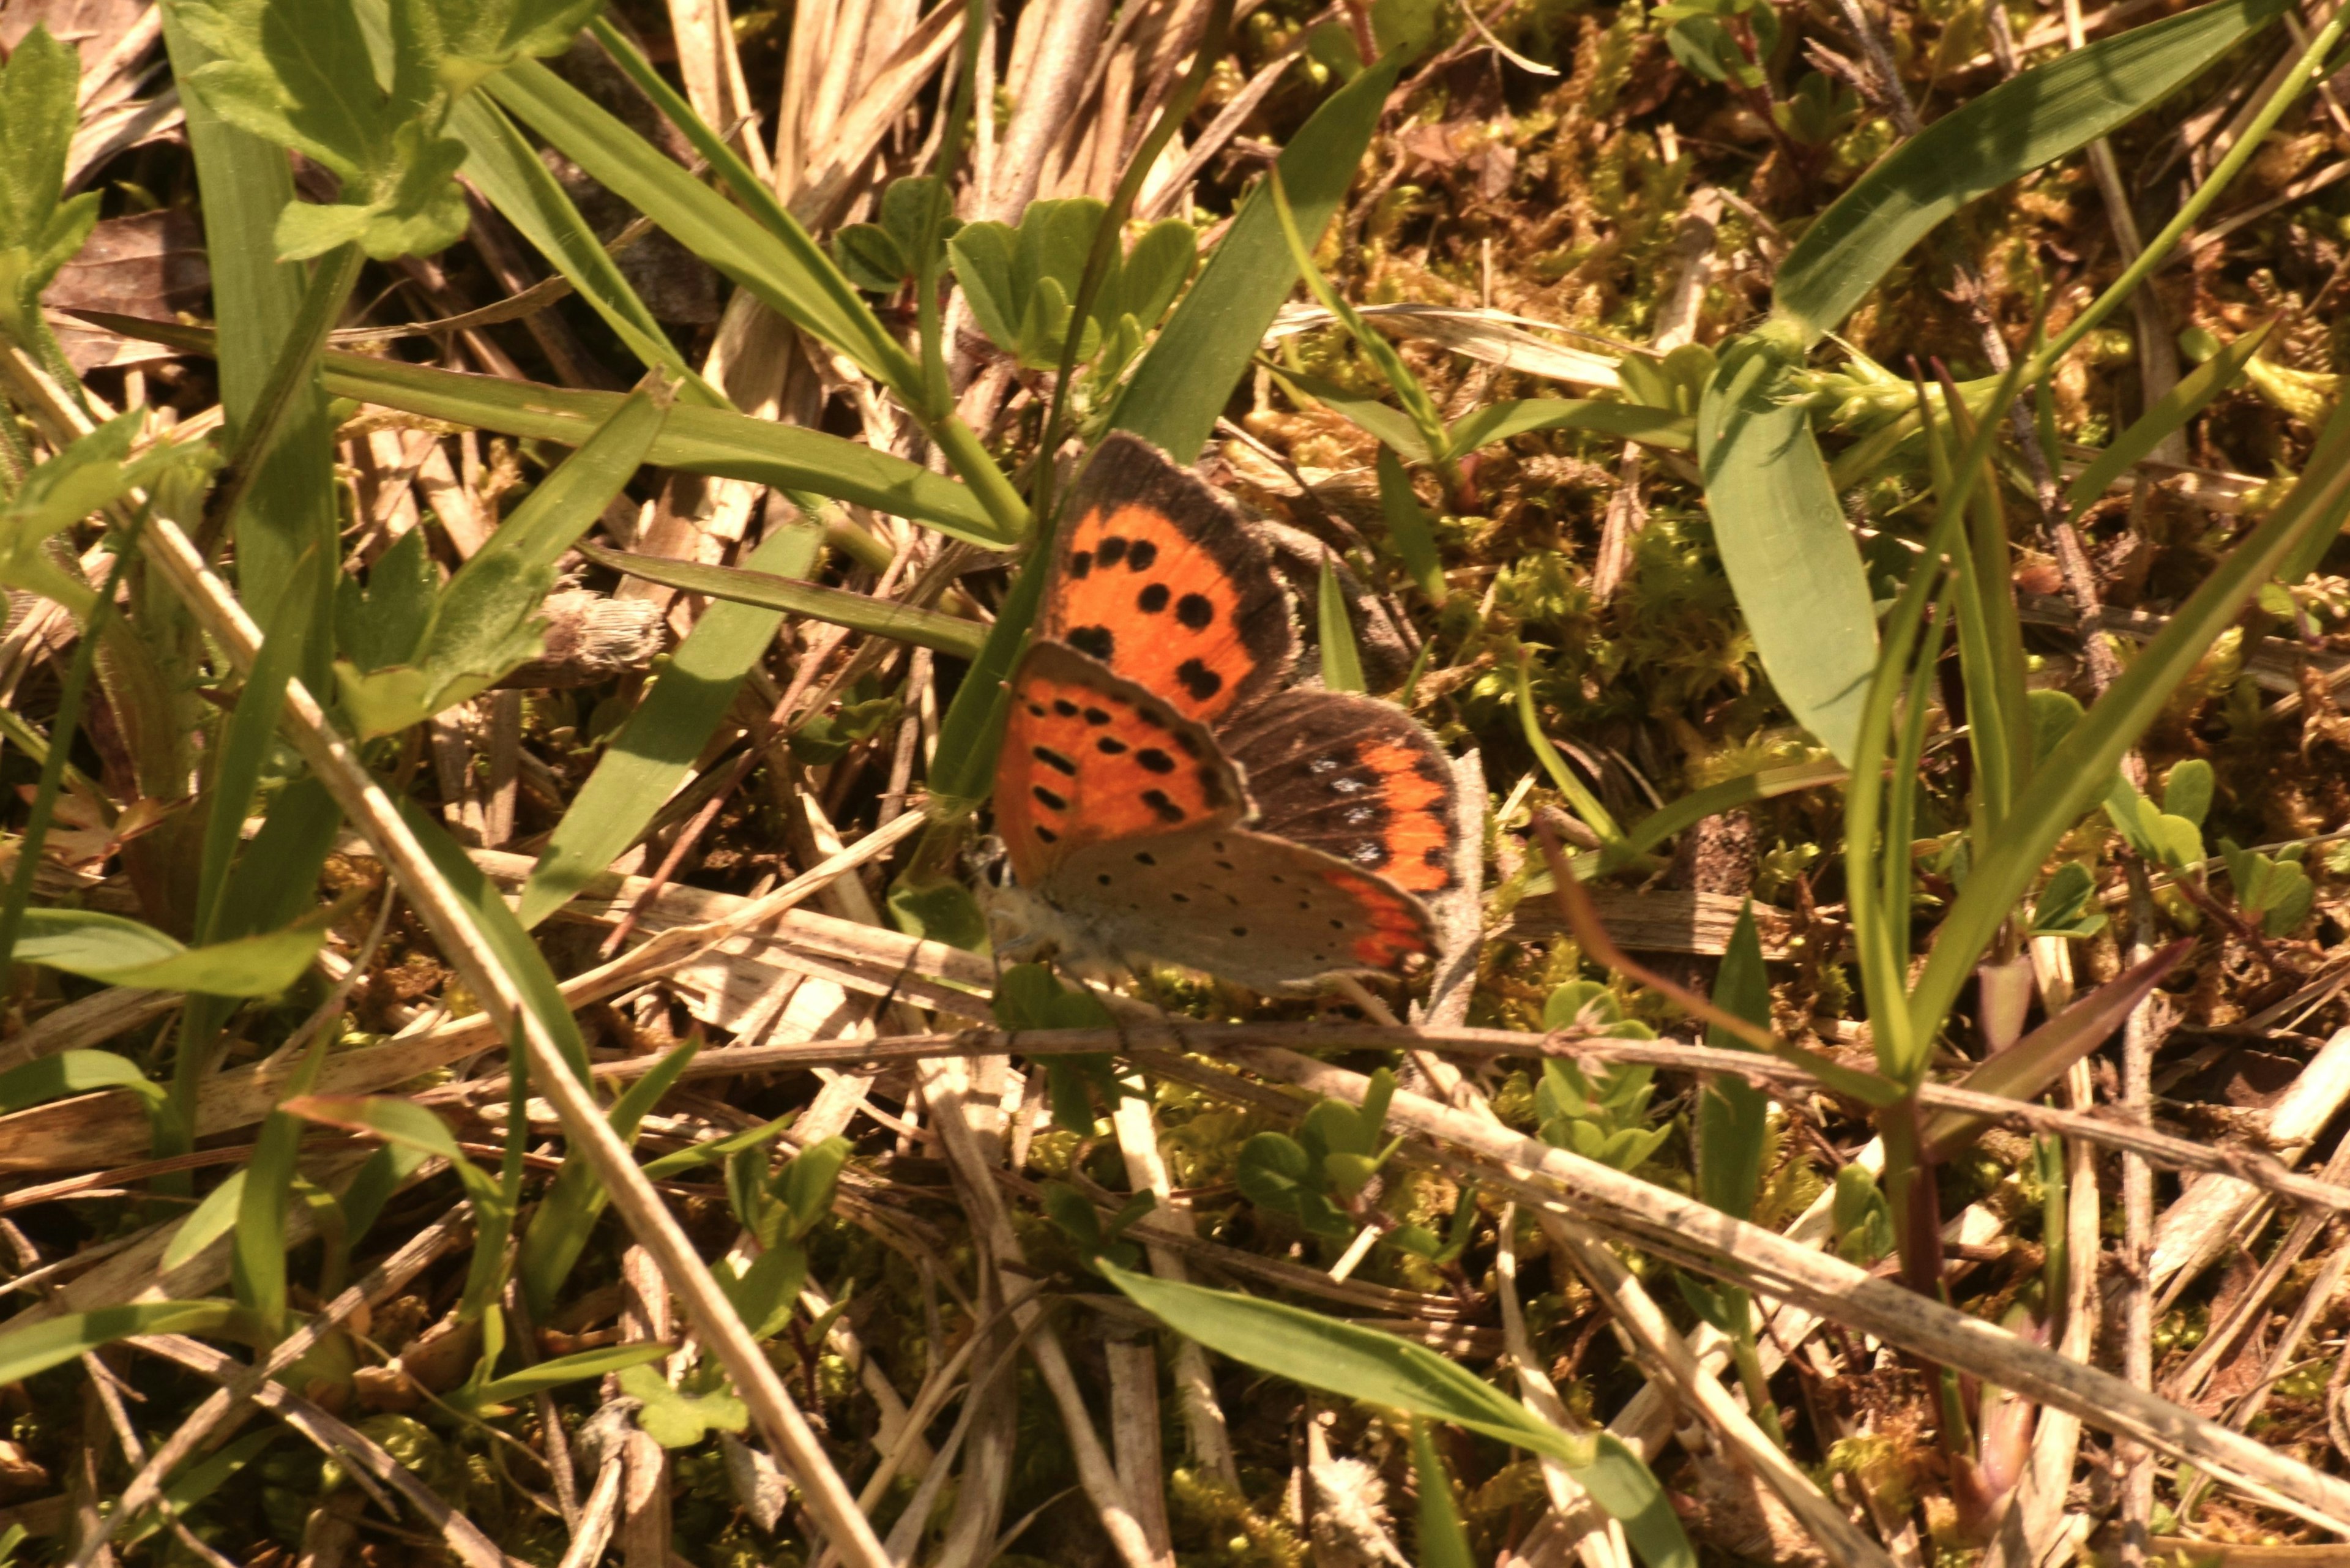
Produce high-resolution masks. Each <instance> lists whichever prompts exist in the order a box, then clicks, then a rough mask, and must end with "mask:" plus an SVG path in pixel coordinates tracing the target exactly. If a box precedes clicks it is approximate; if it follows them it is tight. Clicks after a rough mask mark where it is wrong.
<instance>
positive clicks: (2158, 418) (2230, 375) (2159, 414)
mask: <svg viewBox="0 0 2350 1568" xmlns="http://www.w3.org/2000/svg"><path fill="white" fill-rule="evenodd" d="M2275 329H2276V317H2270V318H2269V319H2268V320H2266V321H2263V322H2262V323H2261V324H2260V325H2259V326H2258V327H2253V328H2252V329H2251V331H2250V332H2247V333H2244V334H2243V335H2242V336H2241V337H2238V338H2237V339H2236V340H2235V341H2234V342H2232V343H2230V344H2229V345H2228V346H2227V347H2226V348H2222V349H2220V351H2219V352H2218V353H2217V354H2214V355H2212V356H2211V358H2209V359H2206V360H2205V361H2203V363H2202V364H2200V365H2198V366H2197V367H2196V368H2195V369H2193V370H2191V371H2189V373H2188V374H2186V375H2184V376H2181V377H2180V378H2179V379H2178V382H2177V383H2176V384H2175V385H2174V386H2172V388H2171V389H2170V390H2168V392H2165V393H2164V394H2163V395H2162V397H2161V399H2160V400H2158V401H2157V402H2156V404H2155V405H2154V407H2152V408H2150V409H2148V410H2146V412H2144V413H2143V414H2140V415H2139V416H2138V417H2137V421H2135V422H2133V423H2132V424H2131V425H2130V427H2129V429H2127V430H2126V431H2122V433H2121V434H2120V435H2119V436H2116V438H2115V439H2114V443H2113V444H2112V445H2111V446H2109V447H2107V448H2106V450H2105V451H2103V452H2099V453H2098V454H2097V455H2096V457H2095V460H2094V461H2092V462H2090V464H2089V466H2088V467H2086V468H2085V469H2083V470H2082V471H2081V476H2080V477H2079V478H2078V479H2075V480H2074V481H2073V483H2072V484H2071V485H2070V486H2069V487H2067V488H2066V490H2065V492H2064V504H2065V506H2066V507H2067V508H2069V509H2070V510H2072V511H2074V512H2078V511H2079V510H2080V509H2081V508H2082V507H2084V506H2086V505H2087V504H2089V503H2090V502H2092V501H2095V499H2096V498H2097V497H2098V496H2100V495H2103V494H2104V493H2106V486H2107V485H2109V484H2111V483H2113V482H2114V481H2115V480H2116V479H2119V478H2120V477H2121V476H2122V475H2123V474H2125V473H2126V472H2129V469H2130V465H2131V464H2133V463H2135V462H2137V461H2138V459H2140V458H2142V457H2144V456H2146V455H2147V453H2148V452H2152V451H2153V450H2154V449H2155V448H2156V447H2158V446H2159V445H2161V444H2162V439H2163V437H2165V436H2167V435H2168V434H2169V433H2170V432H2171V431H2175V430H2178V429H2179V428H2180V427H2181V426H2183V425H2185V424H2186V423H2187V421H2189V420H2191V419H2193V418H2194V417H2195V416H2196V415H2197V414H2199V413H2200V412H2202V411H2203V408H2204V406H2205V405H2206V404H2208V403H2210V400H2212V399H2214V398H2216V397H2218V396H2219V395H2220V393H2221V392H2224V391H2226V390H2227V389H2228V388H2229V387H2230V386H2232V385H2233V384H2234V383H2235V380H2236V378H2237V377H2238V376H2240V375H2241V374H2243V370H2244V366H2245V365H2246V364H2247V363H2248V362H2249V361H2250V360H2251V358H2252V356H2253V355H2255V354H2257V353H2259V352H2260V351H2261V345H2262V344H2263V343H2266V342H2267V341H2268V340H2269V335H2270V333H2272V331H2274V330H2275Z"/></svg>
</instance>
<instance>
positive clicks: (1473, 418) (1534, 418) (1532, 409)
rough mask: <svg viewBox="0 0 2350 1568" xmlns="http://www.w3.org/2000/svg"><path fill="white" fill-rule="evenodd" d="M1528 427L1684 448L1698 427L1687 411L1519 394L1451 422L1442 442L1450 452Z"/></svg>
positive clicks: (1465, 453)
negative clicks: (1587, 433) (1516, 397)
mask: <svg viewBox="0 0 2350 1568" xmlns="http://www.w3.org/2000/svg"><path fill="white" fill-rule="evenodd" d="M1527 431H1591V432H1592V433H1593V434H1595V435H1604V436H1607V437H1608V438H1609V439H1610V440H1613V441H1638V442H1640V443H1641V444H1643V445H1644V446H1653V447H1660V448H1663V449H1666V450H1668V451H1672V452H1687V451H1689V450H1690V448H1691V447H1693V446H1695V445H1696V444H1697V427H1696V424H1695V422H1694V421H1691V420H1690V417H1689V416H1688V415H1687V414H1679V413H1675V412H1674V411H1673V410H1670V409H1659V408H1648V407H1646V406H1644V405H1642V404H1639V403H1623V402H1613V401H1607V400H1598V399H1585V398H1523V399H1520V400H1517V401H1515V402H1499V403H1488V404H1486V405H1485V406H1484V407H1483V408H1482V409H1479V410H1476V411H1475V412H1474V413H1471V414H1467V415H1464V416H1462V417H1461V418H1460V419H1458V420H1455V421H1453V422H1452V428H1451V431H1450V433H1449V434H1448V435H1447V437H1446V440H1445V444H1446V446H1447V447H1448V449H1449V450H1450V451H1451V453H1452V455H1453V456H1455V457H1466V456H1468V455H1469V454H1470V453H1471V452H1475V451H1477V450H1478V449H1479V448H1481V447H1488V446H1492V444H1493V443H1494V442H1496V441H1507V440H1509V439H1510V438H1511V437H1512V436H1515V435H1524V434H1525V433H1526V432H1527Z"/></svg>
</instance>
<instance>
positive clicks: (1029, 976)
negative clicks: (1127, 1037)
mask: <svg viewBox="0 0 2350 1568" xmlns="http://www.w3.org/2000/svg"><path fill="white" fill-rule="evenodd" d="M993 1005H994V1012H995V1023H996V1026H997V1027H998V1028H1001V1029H1007V1030H1019V1029H1109V1028H1113V1027H1115V1026H1116V1023H1117V1020H1116V1019H1115V1018H1113V1017H1112V1016H1111V1014H1110V1011H1109V1008H1108V1006H1107V1003H1105V1002H1103V1001H1102V999H1101V998H1100V997H1098V996H1096V995H1095V994H1094V993H1093V992H1090V991H1087V990H1085V989H1083V988H1082V987H1078V986H1066V985H1063V984H1062V983H1061V982H1060V981H1059V979H1058V978H1056V977H1055V975H1054V973H1053V971H1052V969H1051V968H1050V966H1048V965H1045V964H1041V963H1021V964H1014V965H1013V966H1012V967H1010V968H1009V969H1006V970H1005V971H1003V973H1002V974H1000V975H998V976H997V977H996V981H995V1000H994V1004H993Z"/></svg>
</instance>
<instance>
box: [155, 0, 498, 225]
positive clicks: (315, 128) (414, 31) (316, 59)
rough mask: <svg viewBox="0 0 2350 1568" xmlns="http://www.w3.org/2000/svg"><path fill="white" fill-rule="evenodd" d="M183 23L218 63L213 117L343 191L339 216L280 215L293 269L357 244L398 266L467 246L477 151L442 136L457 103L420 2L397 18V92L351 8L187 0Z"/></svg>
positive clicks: (205, 88) (294, 208)
mask: <svg viewBox="0 0 2350 1568" xmlns="http://www.w3.org/2000/svg"><path fill="white" fill-rule="evenodd" d="M178 9H179V11H180V14H181V19H182V25H183V26H186V27H187V28H188V30H189V31H190V32H191V33H192V34H193V35H194V36H196V37H197V38H198V39H199V40H200V41H201V42H202V43H203V46H204V47H205V48H207V49H208V50H210V51H211V52H212V53H213V56H214V57H215V58H214V59H213V61H212V62H211V63H210V64H207V65H205V66H203V67H201V68H200V69H198V70H197V71H196V72H195V73H194V74H193V76H192V78H189V83H188V85H190V86H191V87H192V88H194V90H195V92H196V93H197V95H198V96H200V97H201V98H203V100H204V102H205V104H206V106H207V107H208V108H210V109H212V111H213V113H215V114H217V115H219V116H220V117H221V118H222V119H224V120H227V121H228V122H229V123H230V124H232V125H234V126H236V127H238V128H239V129H241V130H244V131H246V132H248V133H250V134H252V135H254V136H257V137H260V138H261V139H263V140H266V141H271V142H275V143H276V144H277V145H278V146H281V147H286V148H290V149H292V150H293V151H297V152H300V153H302V154H303V155H304V156H305V157H307V158H309V159H311V160H312V161H315V162H317V163H318V164H320V165H322V166H324V167H325V168H327V169H328V170H329V171H332V172H333V173H334V174H335V175H336V176H337V177H338V179H339V180H340V181H341V182H342V201H341V202H340V203H339V204H337V205H333V206H327V207H316V206H310V205H307V204H305V203H302V202H289V203H287V204H286V207H285V208H284V209H283V210H282V211H281V212H280V213H278V215H277V221H276V229H275V237H276V244H277V252H278V254H279V255H281V256H284V257H286V258H287V259H289V260H297V261H298V260H307V259H308V258H310V257H312V256H317V255H323V254H326V253H327V252H328V251H330V250H334V249H336V248H338V247H339V246H342V245H345V244H358V245H359V246H360V247H361V248H362V249H364V250H365V251H366V252H367V254H369V255H371V256H373V257H375V258H376V259H377V260H379V261H386V260H390V258H391V257H393V256H397V255H402V254H426V253H430V252H432V251H437V250H440V249H442V247H444V246H446V245H447V244H450V243H451V242H452V241H453V240H455V239H456V238H457V237H458V236H459V235H461V234H463V233H464V232H465V224H466V213H465V198H464V192H463V191H462V190H460V189H459V188H458V186H457V183H456V181H455V179H454V176H455V174H456V172H457V169H458V167H459V165H461V164H463V162H464V161H465V148H464V144H463V143H462V142H459V141H456V140H452V139H450V138H447V137H444V136H442V135H441V134H440V127H441V124H442V120H443V119H446V117H447V114H448V109H449V104H450V101H451V95H450V93H449V92H448V90H447V88H446V87H445V86H443V85H442V84H441V83H438V82H436V81H435V80H434V79H433V78H434V75H435V72H434V65H435V62H434V60H433V58H432V54H431V40H430V39H429V38H428V37H427V36H424V35H423V34H421V32H420V30H419V29H418V28H417V27H416V26H414V23H415V20H416V18H417V16H419V14H420V13H421V10H422V6H421V3H420V0H410V3H408V4H405V5H400V6H398V7H396V8H395V10H394V14H393V24H392V46H393V54H394V66H393V71H392V85H391V88H390V91H388V92H387V91H386V90H385V89H384V88H380V87H379V86H378V85H377V83H376V76H375V63H374V60H373V58H372V57H371V56H370V55H369V50H368V44H367V36H366V35H365V34H364V33H363V32H362V31H361V30H360V28H359V20H358V18H357V17H356V16H353V15H352V13H351V9H350V6H349V5H348V3H347V0H182V3H181V4H180V5H179V7H178ZM403 24H405V25H403Z"/></svg>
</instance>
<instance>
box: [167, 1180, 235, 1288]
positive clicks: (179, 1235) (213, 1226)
mask: <svg viewBox="0 0 2350 1568" xmlns="http://www.w3.org/2000/svg"><path fill="white" fill-rule="evenodd" d="M242 1208H244V1170H243V1168H238V1169H235V1170H232V1171H230V1172H229V1173H228V1176H227V1177H226V1179H224V1180H223V1181H222V1182H221V1184H220V1185H219V1186H218V1187H215V1188H213V1189H212V1190H211V1191H210V1192H208V1193H206V1194H204V1200H203V1202H202V1203H199V1204H197V1205H196V1206H195V1208H194V1209H192V1210H190V1211H189V1214H188V1217H187V1218H186V1219H184V1220H181V1221H180V1223H179V1226H178V1227H177V1228H176V1229H175V1230H173V1231H172V1241H171V1244H170V1245H169V1246H167V1247H165V1248H164V1249H163V1265H162V1269H163V1272H165V1273H167V1274H168V1273H171V1272H174V1271H175V1270H177V1269H178V1268H179V1267H180V1265H182V1263H185V1262H187V1261H188V1260H189V1259H190V1258H192V1257H194V1256H195V1255H196V1254H197V1253H198V1252H201V1251H203V1250H204V1249H205V1248H206V1247H209V1246H211V1245H212V1244H213V1242H214V1241H219V1240H220V1239H221V1238H222V1237H223V1236H225V1235H227V1234H228V1233H229V1231H230V1229H231V1228H232V1227H234V1225H235V1224H236V1217H237V1211H238V1210H241V1209H242Z"/></svg>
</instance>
